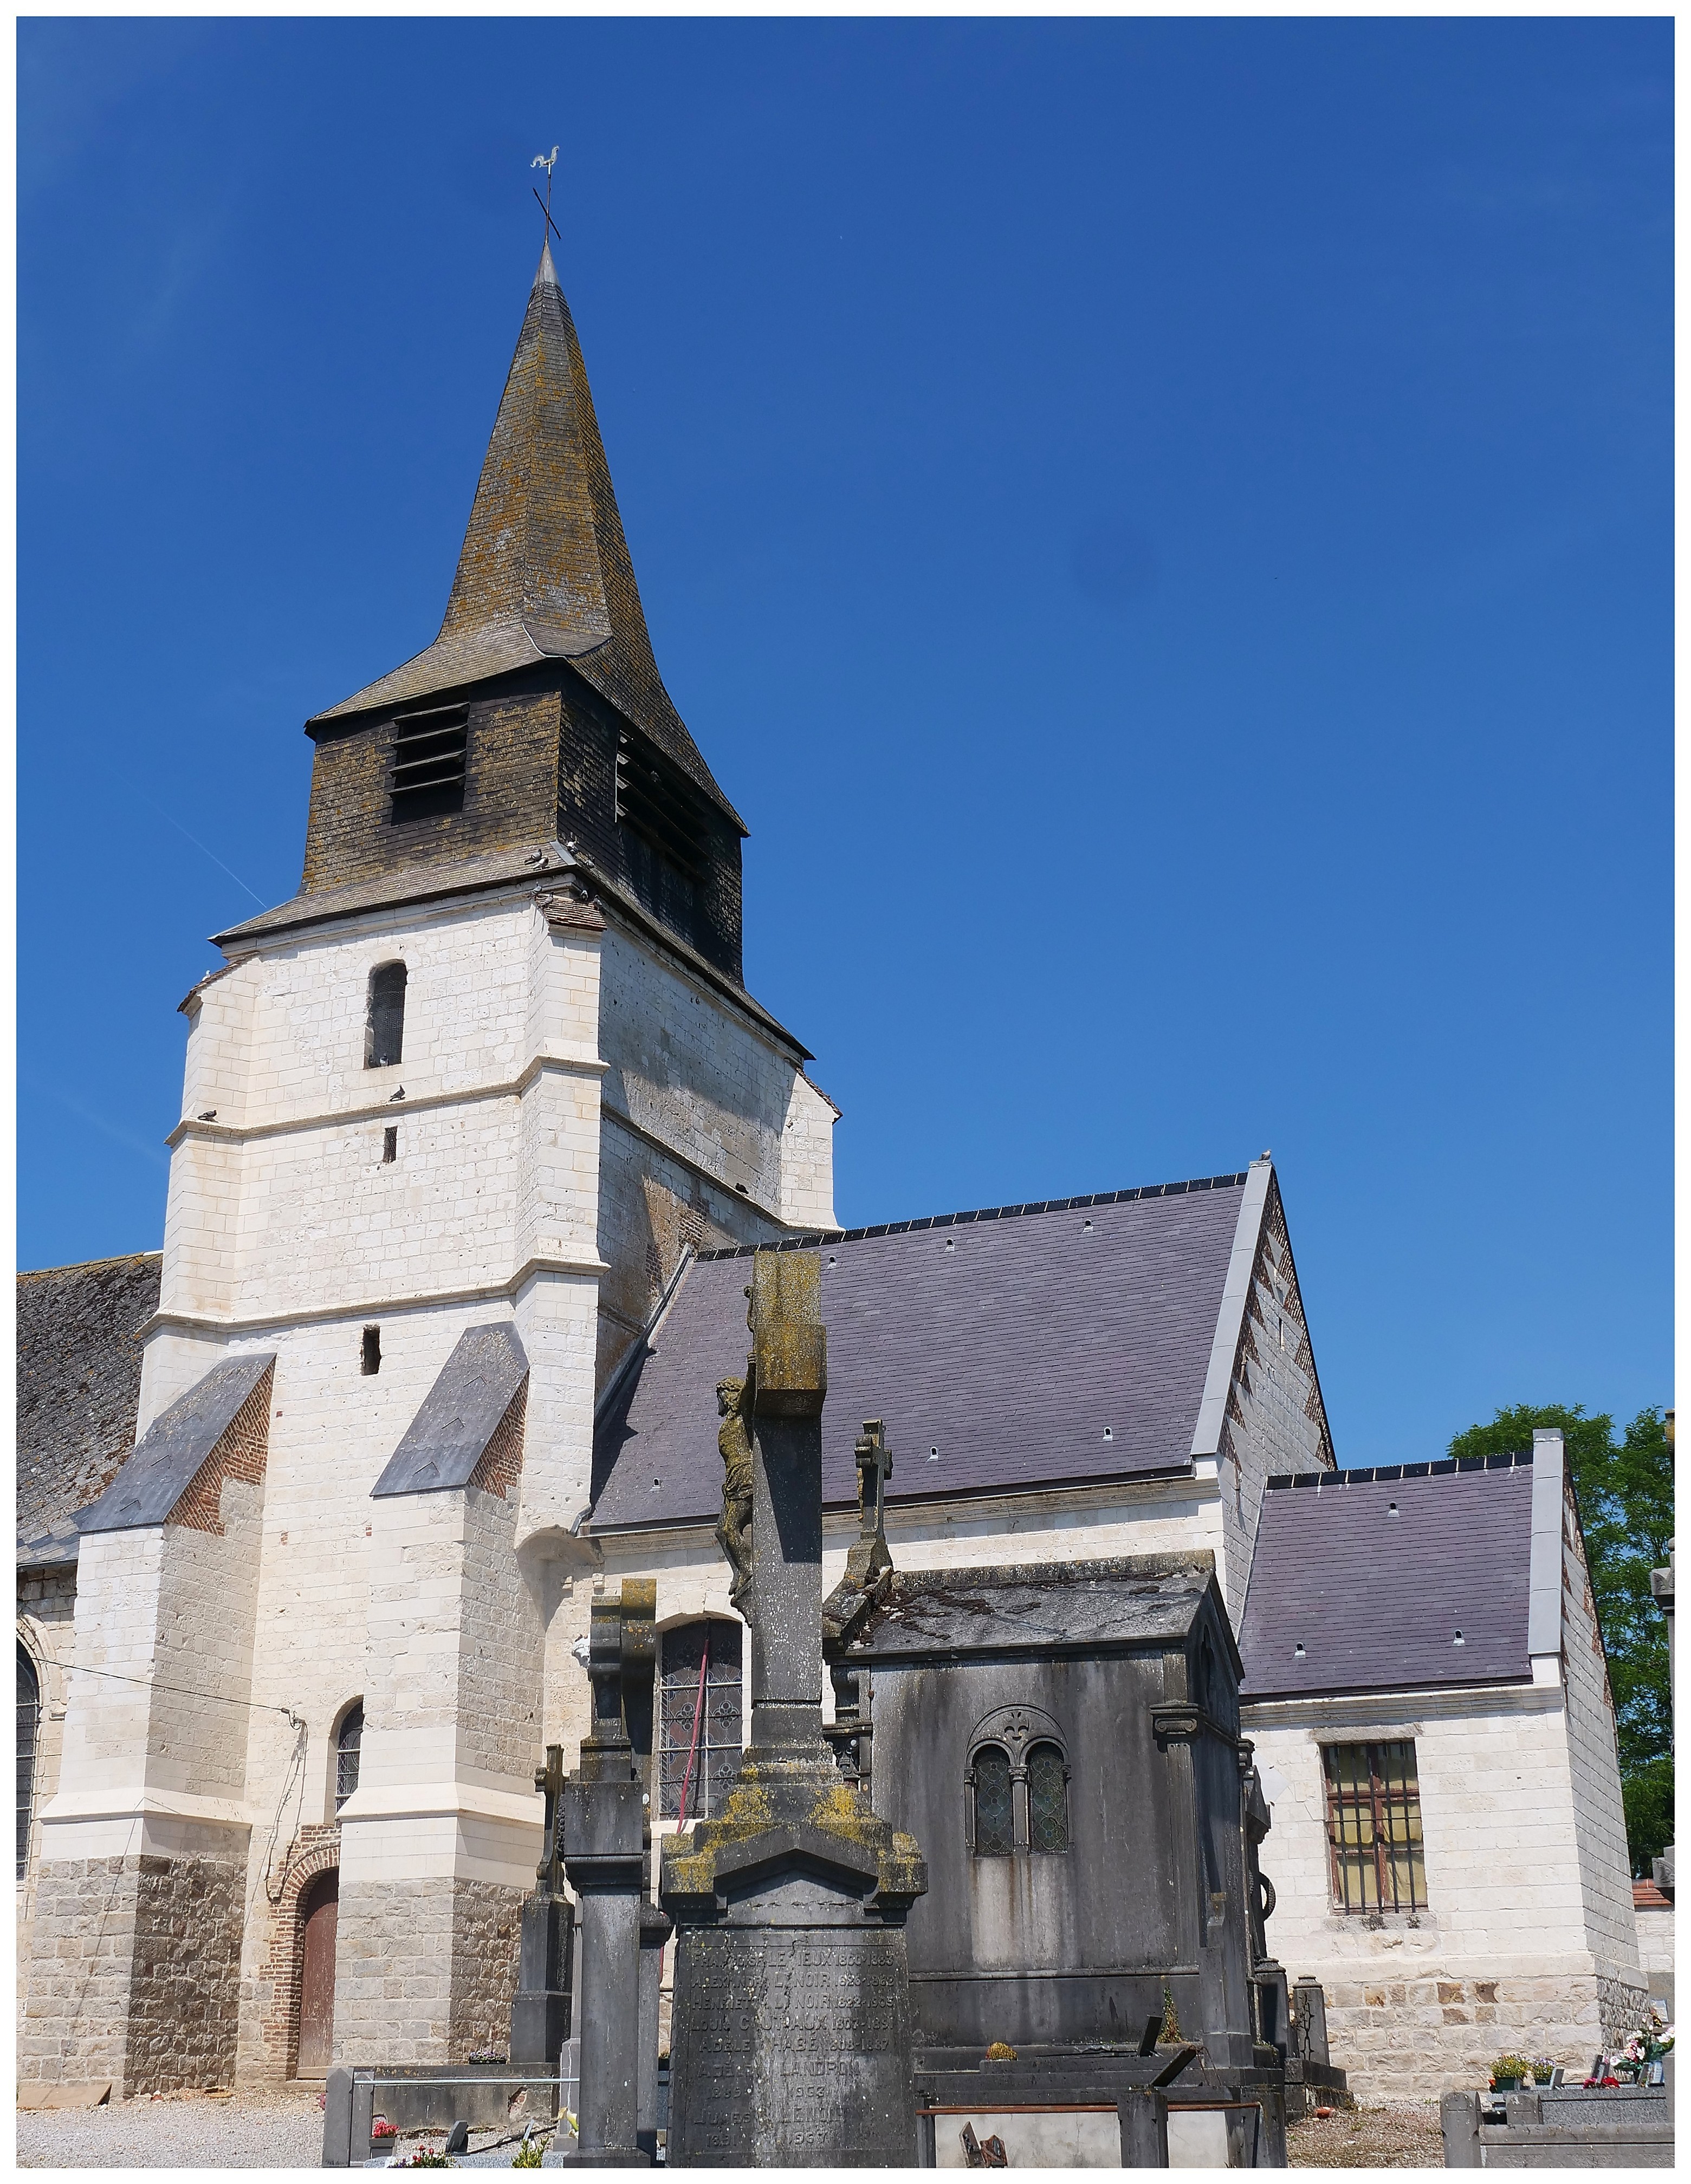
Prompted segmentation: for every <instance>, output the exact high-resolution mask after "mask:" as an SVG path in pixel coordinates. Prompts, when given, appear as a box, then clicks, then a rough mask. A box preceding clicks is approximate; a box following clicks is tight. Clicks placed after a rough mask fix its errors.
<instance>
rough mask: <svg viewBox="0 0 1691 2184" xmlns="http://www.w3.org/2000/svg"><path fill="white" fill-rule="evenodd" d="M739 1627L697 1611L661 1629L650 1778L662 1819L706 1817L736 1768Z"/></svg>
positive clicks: (716, 1807) (716, 1808)
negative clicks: (652, 1774) (654, 1746)
mask: <svg viewBox="0 0 1691 2184" xmlns="http://www.w3.org/2000/svg"><path fill="white" fill-rule="evenodd" d="M740 1632H741V1626H740V1624H739V1623H737V1622H729V1621H728V1620H727V1619H725V1618H723V1617H721V1616H703V1617H701V1618H700V1619H699V1620H698V1621H697V1622H695V1623H678V1624H676V1625H675V1626H674V1628H673V1629H672V1630H666V1631H665V1632H664V1634H663V1658H662V1669H661V1680H660V1682H659V1686H658V1721H657V1776H658V1812H659V1814H660V1816H661V1818H662V1819H667V1820H673V1819H682V1818H685V1819H688V1820H702V1819H710V1818H711V1816H712V1814H715V1813H717V1812H719V1811H720V1810H721V1808H722V1803H723V1798H724V1797H726V1796H727V1795H728V1786H729V1785H730V1784H731V1783H732V1781H733V1780H734V1776H735V1775H736V1774H738V1772H739V1755H740ZM684 1801H685V1804H684Z"/></svg>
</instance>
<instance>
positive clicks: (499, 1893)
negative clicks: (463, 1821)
mask: <svg viewBox="0 0 1691 2184" xmlns="http://www.w3.org/2000/svg"><path fill="white" fill-rule="evenodd" d="M521 1926H522V1890H521V1889H520V1888H511V1887H506V1886H503V1885H501V1884H500V1883H499V1882H496V1881H487V1880H461V1879H455V1878H451V1877H449V1876H448V1875H438V1876H434V1877H431V1878H429V1879H427V1880H379V1881H356V1882H353V1883H351V1884H347V1883H345V1882H344V1881H343V1885H342V1889H341V1899H340V1912H339V1917H338V1925H337V1931H336V1937H335V2044H334V2061H335V2064H336V2065H337V2066H341V2065H345V2066H346V2067H348V2068H352V2067H354V2066H356V2067H357V2068H359V2069H374V2068H376V2067H378V2066H381V2065H385V2064H407V2065H416V2064H443V2063H461V2062H463V2061H465V2060H466V2058H467V2057H468V2056H469V2054H470V2053H471V2051H472V2049H473V2048H483V2047H491V2048H497V2049H498V2050H499V2051H500V2052H501V2053H503V2052H504V2049H505V2042H506V2040H507V2038H508V2036H509V2034H510V2031H511V2000H512V1997H514V1995H515V1994H516V1969H517V1962H516V1960H517V1947H518V1938H519V1931H520V1929H521Z"/></svg>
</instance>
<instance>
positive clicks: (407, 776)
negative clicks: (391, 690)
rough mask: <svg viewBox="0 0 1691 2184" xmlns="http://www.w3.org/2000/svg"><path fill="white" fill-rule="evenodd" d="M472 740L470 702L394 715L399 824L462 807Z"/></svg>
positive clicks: (395, 798)
mask: <svg viewBox="0 0 1691 2184" xmlns="http://www.w3.org/2000/svg"><path fill="white" fill-rule="evenodd" d="M469 745H470V709H469V707H468V706H467V705H432V706H431V707H430V708H429V709H428V710H427V712H421V713H400V714H399V715H397V716H395V718H394V721H393V809H392V812H391V815H390V816H391V817H392V818H393V822H395V823H396V824H397V823H398V822H399V821H401V820H404V819H427V818H431V817H433V815H434V814H435V813H436V812H438V811H462V810H463V809H464V776H465V771H466V766H467V765H468V762H469Z"/></svg>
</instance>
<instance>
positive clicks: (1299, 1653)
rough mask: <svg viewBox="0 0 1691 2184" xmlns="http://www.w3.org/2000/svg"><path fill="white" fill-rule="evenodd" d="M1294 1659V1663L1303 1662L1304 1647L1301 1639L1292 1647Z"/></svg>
mask: <svg viewBox="0 0 1691 2184" xmlns="http://www.w3.org/2000/svg"><path fill="white" fill-rule="evenodd" d="M1292 1659H1293V1660H1294V1661H1301V1660H1302V1659H1303V1641H1302V1640H1301V1639H1300V1640H1299V1641H1298V1644H1297V1645H1295V1646H1293V1647H1292Z"/></svg>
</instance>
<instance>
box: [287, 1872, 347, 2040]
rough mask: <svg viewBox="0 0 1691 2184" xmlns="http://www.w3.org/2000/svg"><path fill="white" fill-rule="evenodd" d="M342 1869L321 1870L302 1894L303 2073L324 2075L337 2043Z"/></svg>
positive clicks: (301, 2012)
mask: <svg viewBox="0 0 1691 2184" xmlns="http://www.w3.org/2000/svg"><path fill="white" fill-rule="evenodd" d="M340 1899H341V1875H340V1868H339V1867H338V1866H333V1865H332V1866H331V1867H330V1868H329V1869H328V1871H327V1872H326V1873H320V1874H319V1875H317V1878H316V1879H315V1880H314V1881H313V1882H312V1883H311V1885H310V1887H309V1888H307V1889H306V1891H305V1892H304V1895H303V1896H302V1897H300V1899H299V2060H298V2062H296V2064H294V2066H293V2074H294V2075H295V2076H296V2077H299V2078H326V2077H327V2076H328V2075H329V2064H330V2061H331V2059H332V2057H333V2054H334V2046H335V1922H336V1919H337V1917H338V1913H339V1907H340Z"/></svg>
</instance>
